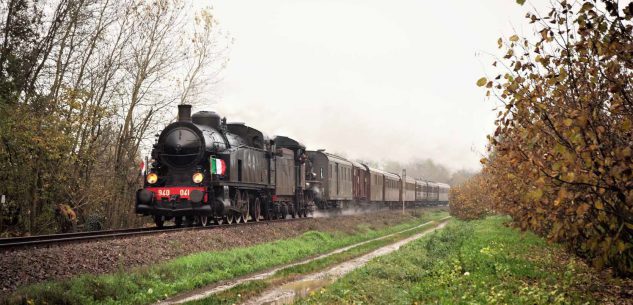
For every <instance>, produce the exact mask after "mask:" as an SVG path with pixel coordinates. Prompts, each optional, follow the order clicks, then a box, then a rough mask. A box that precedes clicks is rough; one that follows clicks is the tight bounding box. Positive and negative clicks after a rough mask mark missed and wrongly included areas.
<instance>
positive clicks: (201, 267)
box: [0, 209, 445, 304]
mask: <svg viewBox="0 0 633 305" xmlns="http://www.w3.org/2000/svg"><path fill="white" fill-rule="evenodd" d="M442 215H445V213H443V212H437V211H436V210H435V209H426V210H424V211H423V212H420V211H417V212H415V211H408V212H407V213H405V214H404V215H403V214H402V213H401V212H397V211H388V212H384V211H383V212H380V213H367V214H359V215H345V216H335V217H327V218H318V219H307V220H305V221H300V222H289V223H276V224H270V225H264V226H259V225H258V226H256V227H230V228H220V229H217V230H208V231H191V232H173V233H165V234H157V235H149V236H139V237H131V238H123V239H116V240H100V241H94V242H89V243H88V242H87V243H80V244H66V245H60V246H51V247H46V248H40V249H24V250H16V251H12V252H5V253H3V256H2V258H0V268H1V269H2V270H3V271H5V275H6V276H5V277H3V279H2V281H3V282H2V285H3V286H2V287H3V295H2V297H3V298H4V302H5V303H14V302H16V301H20V300H32V301H34V302H35V303H37V302H38V301H47V302H48V303H59V302H63V303H66V304H90V303H93V304H98V303H115V304H116V303H119V304H128V303H136V304H147V303H152V302H155V301H157V300H160V299H164V298H166V297H167V296H170V295H173V294H176V293H180V292H183V291H188V290H192V289H195V288H198V287H201V286H204V285H207V284H210V283H213V282H216V281H220V280H226V279H230V278H233V277H237V276H241V275H244V274H247V273H250V272H255V271H258V270H264V269H266V268H271V267H273V266H276V265H279V264H286V263H289V262H292V261H295V260H298V259H302V258H306V257H310V256H313V255H318V254H321V253H325V252H327V251H330V250H332V249H336V248H339V247H343V246H345V245H349V244H353V243H356V242H361V241H363V240H368V239H372V238H376V237H379V236H381V235H386V234H390V233H393V232H396V231H397V230H402V229H406V228H408V227H412V226H415V225H419V224H420V222H421V221H428V220H429V219H432V218H437V217H440V216H442ZM37 283H39V284H37ZM16 290H17V291H16Z"/></svg>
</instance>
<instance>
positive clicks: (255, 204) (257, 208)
mask: <svg viewBox="0 0 633 305" xmlns="http://www.w3.org/2000/svg"><path fill="white" fill-rule="evenodd" d="M261 209H262V207H261V200H260V199H259V197H255V200H251V206H250V214H251V221H255V222H258V221H259V216H260V215H261V212H262V210H261Z"/></svg>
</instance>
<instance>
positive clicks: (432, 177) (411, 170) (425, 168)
mask: <svg viewBox="0 0 633 305" xmlns="http://www.w3.org/2000/svg"><path fill="white" fill-rule="evenodd" d="M359 162H361V163H364V164H367V165H369V166H371V167H374V168H379V169H383V170H385V171H388V172H392V173H396V174H398V175H401V174H402V170H403V169H406V174H407V176H409V177H413V178H417V179H424V180H429V181H434V182H442V183H448V184H449V185H459V184H462V183H463V182H465V181H466V180H468V179H469V178H470V177H472V176H474V175H476V174H477V171H472V170H468V169H460V170H457V171H455V172H451V170H449V169H448V168H447V167H446V166H444V165H442V164H439V163H435V162H434V161H433V160H432V159H417V160H412V161H410V162H405V163H401V162H398V161H393V160H387V161H384V162H378V161H365V160H359Z"/></svg>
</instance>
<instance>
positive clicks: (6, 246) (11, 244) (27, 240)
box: [0, 217, 312, 251]
mask: <svg viewBox="0 0 633 305" xmlns="http://www.w3.org/2000/svg"><path fill="white" fill-rule="evenodd" d="M305 219H312V217H305V218H288V219H276V220H264V221H258V222H255V221H250V222H246V223H236V224H221V225H210V226H206V227H201V226H196V227H174V226H170V227H164V228H162V229H159V228H156V227H153V228H136V229H120V230H107V231H93V232H79V233H66V234H50V235H36V236H27V237H15V238H1V239H0V251H6V250H13V249H17V248H28V247H37V246H51V245H59V244H66V243H73V242H84V241H96V240H105V239H116V238H124V237H133V236H143V235H152V234H160V233H171V232H179V231H199V230H213V229H220V228H230V227H243V226H254V225H264V224H274V223H281V222H291V221H300V220H305Z"/></svg>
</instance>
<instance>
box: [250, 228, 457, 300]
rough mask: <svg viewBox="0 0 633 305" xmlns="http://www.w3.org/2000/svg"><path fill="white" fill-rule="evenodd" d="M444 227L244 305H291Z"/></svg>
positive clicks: (297, 282)
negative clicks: (373, 260) (298, 299)
mask: <svg viewBox="0 0 633 305" xmlns="http://www.w3.org/2000/svg"><path fill="white" fill-rule="evenodd" d="M445 225H446V222H442V223H441V224H439V225H438V226H437V227H435V228H432V229H429V230H426V231H424V232H422V233H418V234H416V235H413V236H411V237H408V238H405V239H403V240H401V241H398V242H395V243H393V244H391V245H388V246H384V247H382V248H378V249H377V250H374V251H373V252H370V253H368V254H365V255H363V256H361V257H358V258H355V259H352V260H349V261H346V262H343V263H341V264H339V265H336V266H334V267H332V268H329V269H326V270H324V271H321V272H318V273H313V274H309V275H306V276H304V277H301V278H299V279H297V280H295V281H292V282H290V283H287V284H284V285H282V286H280V287H276V288H273V289H271V290H267V291H265V292H264V293H263V294H262V295H260V296H259V297H256V298H253V299H251V300H248V301H246V302H245V303H244V304H249V305H250V304H271V305H280V304H292V303H293V302H294V301H295V299H297V298H302V297H306V296H308V295H309V294H310V293H311V292H313V291H317V290H319V289H321V288H322V287H325V286H327V285H329V284H331V283H333V282H334V281H336V280H337V279H339V278H341V277H343V276H344V275H346V274H347V273H349V272H351V271H353V270H355V269H357V268H360V267H362V266H364V265H365V264H367V262H369V261H370V260H372V259H374V258H376V257H379V256H383V255H386V254H389V253H392V252H394V251H396V250H398V249H400V247H402V246H403V245H406V244H408V243H410V242H412V241H414V240H416V239H418V238H420V237H422V236H424V235H426V234H428V233H430V232H433V231H435V230H438V229H441V228H443V227H444V226H445Z"/></svg>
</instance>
